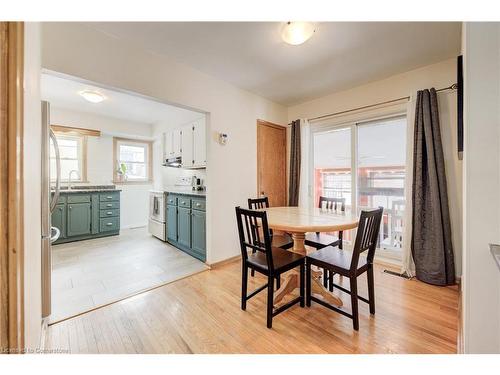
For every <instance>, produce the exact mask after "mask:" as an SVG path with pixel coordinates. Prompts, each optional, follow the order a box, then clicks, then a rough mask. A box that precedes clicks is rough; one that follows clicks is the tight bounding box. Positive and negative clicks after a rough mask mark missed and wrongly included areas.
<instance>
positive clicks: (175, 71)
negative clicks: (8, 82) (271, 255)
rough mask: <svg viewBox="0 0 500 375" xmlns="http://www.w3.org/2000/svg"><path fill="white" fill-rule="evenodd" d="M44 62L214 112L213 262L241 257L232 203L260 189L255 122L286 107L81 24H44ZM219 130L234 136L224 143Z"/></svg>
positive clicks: (210, 129) (210, 148) (281, 115)
mask: <svg viewBox="0 0 500 375" xmlns="http://www.w3.org/2000/svg"><path fill="white" fill-rule="evenodd" d="M42 31H43V33H42V46H43V50H42V66H43V67H44V68H46V69H49V70H53V71H57V72H61V73H66V74H69V75H72V76H76V77H81V78H83V79H87V80H90V81H93V82H98V83H101V84H105V85H108V86H111V87H117V88H121V89H126V90H129V91H133V92H137V93H140V94H143V95H147V96H150V97H154V98H158V99H160V100H163V101H166V102H169V103H177V104H181V105H184V106H187V107H190V108H196V109H198V110H201V111H203V112H206V113H209V117H208V118H209V121H208V124H207V138H208V139H209V142H208V144H207V157H208V160H207V162H208V166H209V167H208V168H207V180H208V181H209V184H208V190H207V193H208V194H209V200H208V201H207V262H208V263H212V262H217V261H220V260H224V259H226V258H229V257H232V256H236V255H238V254H239V248H238V241H237V230H236V220H235V214H234V207H235V206H236V205H242V206H245V205H246V199H247V198H248V197H251V196H255V194H256V189H257V153H256V142H257V134H256V133H257V132H256V121H257V119H263V120H267V121H271V122H274V123H278V124H285V123H286V120H287V116H286V108H285V107H283V106H281V105H278V104H276V103H273V102H271V101H269V100H266V99H264V98H262V97H259V96H257V95H254V94H251V93H249V92H247V91H244V90H241V89H238V88H236V87H234V86H232V85H230V84H228V83H226V82H223V81H220V80H218V79H216V78H214V77H211V76H209V75H207V74H204V73H202V72H200V71H197V70H195V69H193V68H190V67H187V66H185V65H181V64H179V63H176V62H174V61H172V60H170V59H168V58H166V57H163V56H160V55H158V54H152V53H150V52H148V51H146V50H144V49H142V48H141V47H140V46H135V45H133V44H132V43H129V42H127V41H123V40H120V39H117V38H113V37H111V36H109V35H107V34H103V33H100V32H97V31H94V30H92V29H89V28H87V27H85V26H84V25H82V24H70V23H44V24H43V27H42ZM216 132H225V133H228V134H229V142H228V144H227V145H226V146H220V145H219V144H217V143H216V141H215V138H216V136H215V133H216Z"/></svg>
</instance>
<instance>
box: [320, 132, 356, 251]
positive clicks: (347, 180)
mask: <svg viewBox="0 0 500 375" xmlns="http://www.w3.org/2000/svg"><path fill="white" fill-rule="evenodd" d="M312 141H313V173H314V177H313V181H314V183H313V199H314V201H313V205H314V207H318V203H319V197H320V196H325V197H333V198H345V204H346V210H350V209H351V208H352V204H353V195H352V174H351V127H347V128H341V129H335V130H330V131H326V132H318V133H313V139H312ZM344 240H345V241H347V242H349V241H350V234H349V233H346V236H344Z"/></svg>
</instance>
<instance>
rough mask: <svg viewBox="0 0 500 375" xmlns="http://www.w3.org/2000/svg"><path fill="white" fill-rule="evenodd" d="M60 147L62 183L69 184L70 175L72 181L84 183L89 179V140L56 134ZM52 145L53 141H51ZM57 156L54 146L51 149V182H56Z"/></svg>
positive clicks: (77, 136)
mask: <svg viewBox="0 0 500 375" xmlns="http://www.w3.org/2000/svg"><path fill="white" fill-rule="evenodd" d="M54 133H55V135H56V139H57V145H58V146H59V155H60V159H61V181H64V182H68V181H69V174H70V172H71V171H76V172H78V173H75V172H73V174H72V175H71V181H72V182H73V181H75V182H84V181H86V179H87V160H86V158H87V138H86V137H85V136H81V135H69V134H65V133H59V132H54ZM51 145H52V141H51ZM56 173H57V169H56V154H55V149H54V147H53V146H51V147H50V180H51V181H52V182H55V181H56V178H57V176H56Z"/></svg>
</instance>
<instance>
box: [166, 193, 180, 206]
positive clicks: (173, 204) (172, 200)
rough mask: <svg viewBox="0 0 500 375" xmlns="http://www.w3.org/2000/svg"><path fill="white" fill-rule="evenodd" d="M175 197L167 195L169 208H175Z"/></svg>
mask: <svg viewBox="0 0 500 375" xmlns="http://www.w3.org/2000/svg"><path fill="white" fill-rule="evenodd" d="M178 198H179V197H177V195H172V194H167V204H168V205H170V206H177V199H178Z"/></svg>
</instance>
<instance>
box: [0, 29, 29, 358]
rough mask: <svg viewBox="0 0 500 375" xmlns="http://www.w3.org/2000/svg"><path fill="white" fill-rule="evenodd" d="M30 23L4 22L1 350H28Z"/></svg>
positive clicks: (0, 58)
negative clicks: (26, 44) (26, 151)
mask: <svg viewBox="0 0 500 375" xmlns="http://www.w3.org/2000/svg"><path fill="white" fill-rule="evenodd" d="M23 70H24V23H22V22H0V227H1V239H0V274H1V275H2V276H1V277H0V350H1V351H2V352H3V353H22V352H23V350H24V204H23V111H24V106H23V96H24V90H23V83H24V75H23V73H24V72H23Z"/></svg>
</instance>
